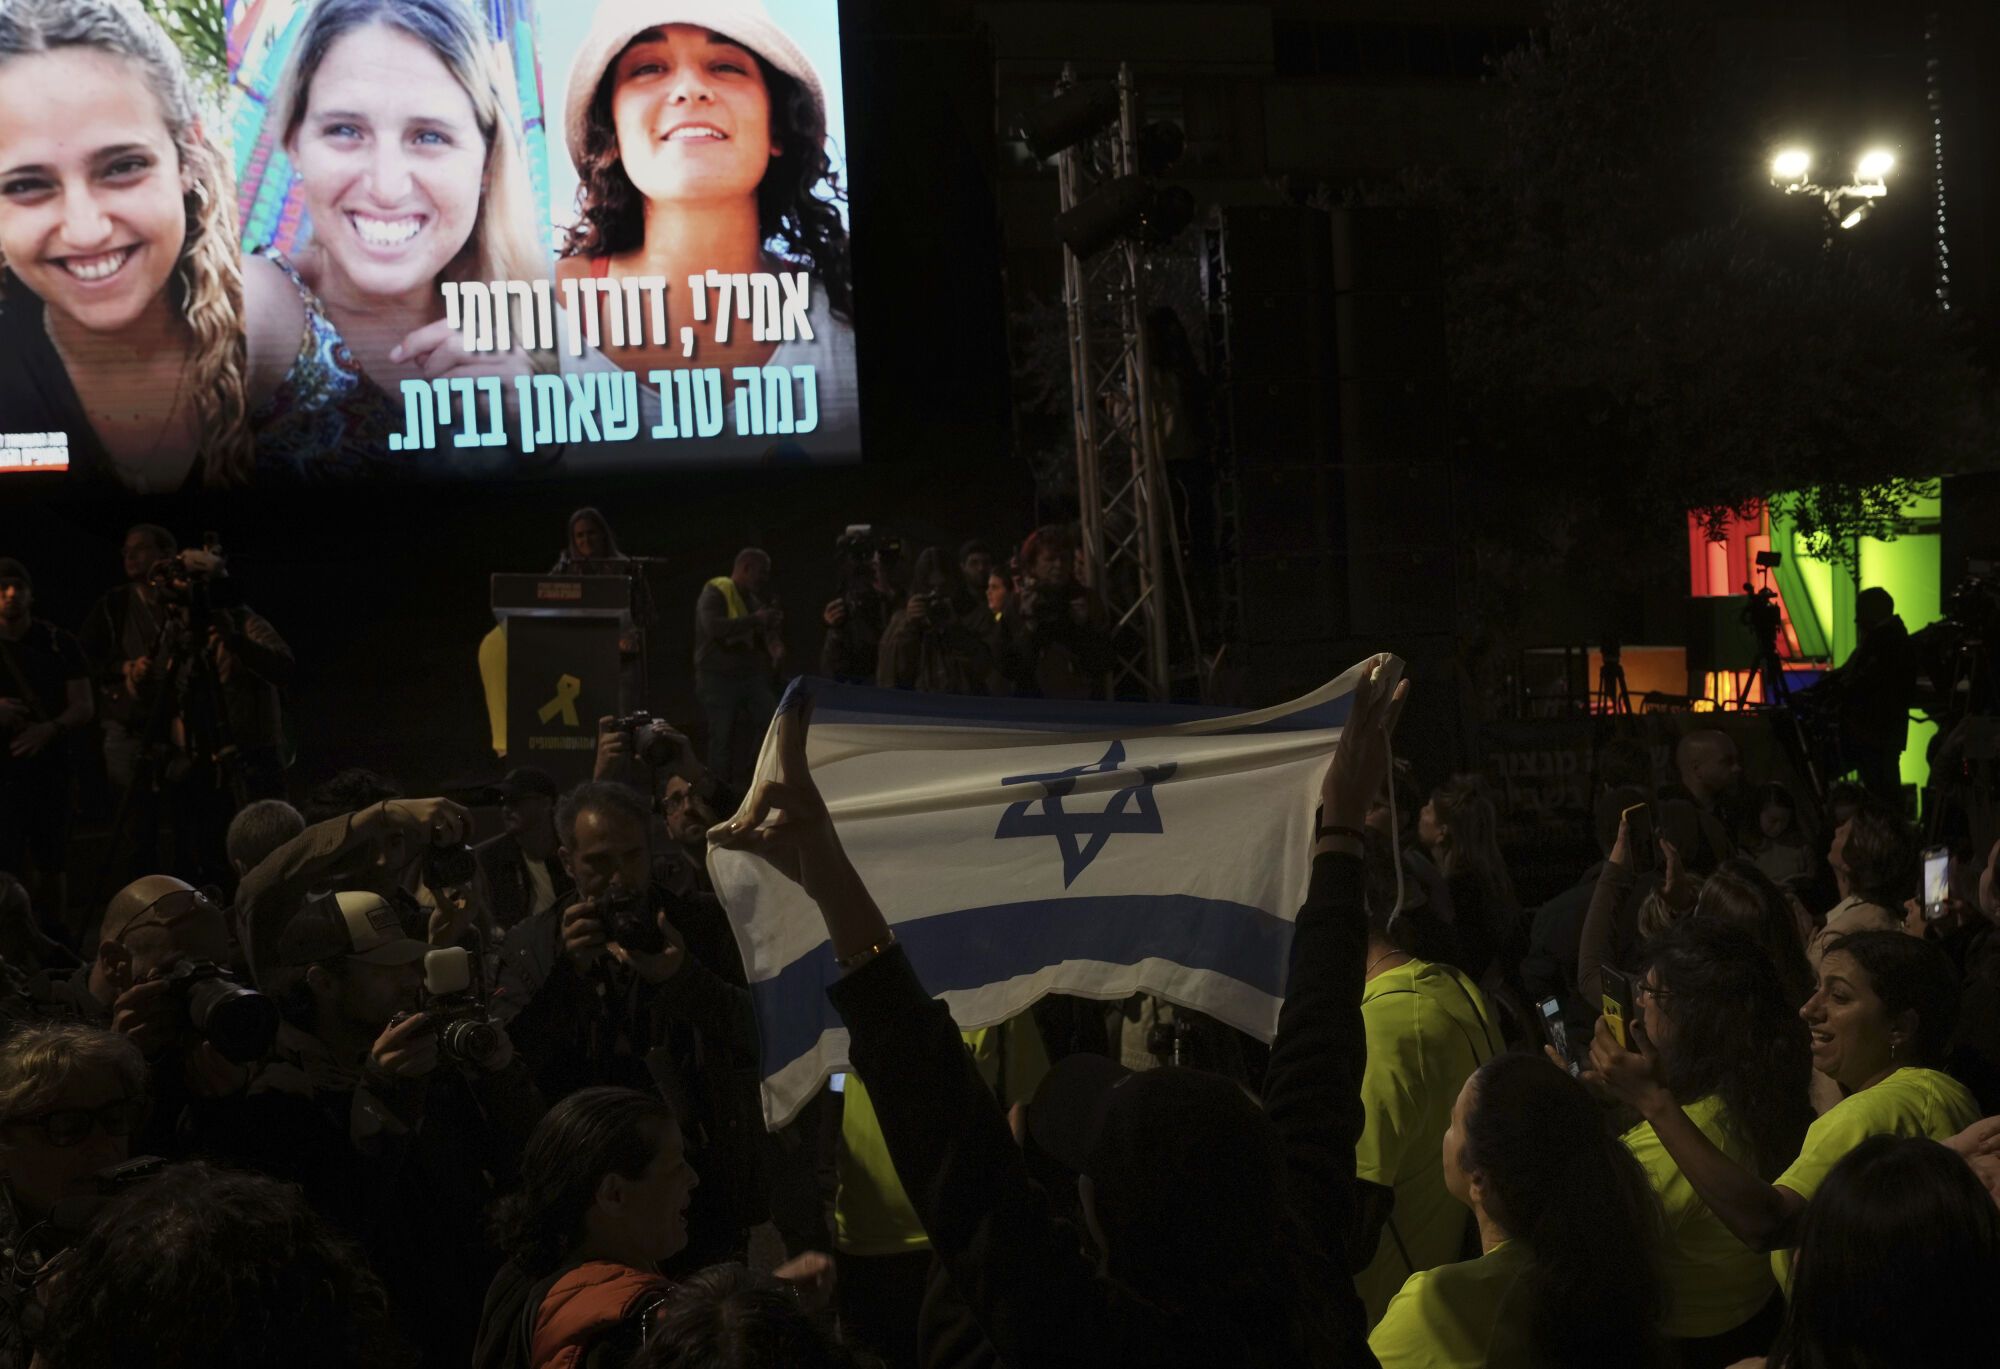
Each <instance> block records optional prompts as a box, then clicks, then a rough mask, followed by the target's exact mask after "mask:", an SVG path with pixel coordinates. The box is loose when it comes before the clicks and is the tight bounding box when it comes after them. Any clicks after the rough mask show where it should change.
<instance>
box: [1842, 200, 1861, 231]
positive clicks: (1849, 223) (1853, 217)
mask: <svg viewBox="0 0 2000 1369" xmlns="http://www.w3.org/2000/svg"><path fill="white" fill-rule="evenodd" d="M1867 217H1868V206H1867V205H1865V204H1862V205H1857V206H1856V207H1854V208H1853V209H1850V210H1849V211H1848V212H1847V217H1846V218H1844V219H1842V220H1841V221H1840V226H1841V227H1842V228H1852V227H1854V225H1855V224H1857V223H1860V222H1861V221H1862V220H1863V219H1865V218H1867Z"/></svg>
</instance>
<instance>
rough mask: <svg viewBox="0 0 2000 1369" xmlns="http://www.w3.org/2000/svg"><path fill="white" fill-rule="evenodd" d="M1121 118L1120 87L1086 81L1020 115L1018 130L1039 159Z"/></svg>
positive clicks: (1050, 155)
mask: <svg viewBox="0 0 2000 1369" xmlns="http://www.w3.org/2000/svg"><path fill="white" fill-rule="evenodd" d="M1117 118H1118V87H1117V86H1116V85H1115V84H1114V83H1112V82H1110V81H1084V82H1081V83H1079V84H1077V85H1074V86H1071V87H1070V88H1069V89H1068V90H1066V91H1064V92H1063V93H1062V94H1060V95H1058V96H1056V98H1055V99H1053V100H1048V101H1044V102H1043V103H1041V104H1039V105H1036V106H1035V107H1034V108H1033V109H1031V110H1029V111H1028V112H1027V113H1026V114H1023V115H1022V116H1021V126H1020V127H1019V128H1018V129H1017V130H1015V131H1016V132H1018V133H1019V134H1020V135H1021V139H1022V141H1023V142H1025V143H1027V145H1028V151H1029V152H1031V153H1032V154H1034V158H1035V160H1036V161H1038V162H1043V161H1047V160H1048V159H1049V158H1051V157H1053V156H1055V155H1056V153H1058V152H1061V151H1062V150H1063V149H1064V148H1069V147H1075V146H1076V145H1077V144H1078V143H1080V142H1082V141H1084V139H1086V138H1089V137H1091V136H1092V135H1094V134H1096V133H1099V132H1101V131H1102V130H1104V129H1106V128H1109V127H1110V126H1111V125H1112V124H1113V123H1114V122H1115V121H1116V120H1117Z"/></svg>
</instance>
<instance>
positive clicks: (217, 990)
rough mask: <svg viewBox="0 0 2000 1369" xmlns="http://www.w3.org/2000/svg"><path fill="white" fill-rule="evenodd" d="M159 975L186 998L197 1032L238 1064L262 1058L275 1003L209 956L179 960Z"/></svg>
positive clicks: (273, 1029) (272, 1033)
mask: <svg viewBox="0 0 2000 1369" xmlns="http://www.w3.org/2000/svg"><path fill="white" fill-rule="evenodd" d="M159 978H160V979H161V980H162V981H163V982H165V983H168V984H172V985H173V986H174V989H175V992H177V993H178V994H180V996H181V1000H182V1001H183V1002H185V1003H186V1004H187V1015H188V1025H190V1026H191V1027H193V1028H194V1030H195V1033H196V1035H198V1036H200V1037H201V1039H202V1040H204V1041H206V1042H208V1043H209V1044H210V1045H212V1046H214V1047H215V1048H216V1049H217V1050H218V1051H220V1052H222V1055H223V1058H224V1059H227V1060H231V1061H234V1062H235V1063H236V1064H239V1065H248V1064H250V1063H251V1062H253V1061H257V1060H262V1059H263V1058H264V1057H265V1056H266V1055H268V1054H269V1053H270V1050H271V1042H272V1041H274V1040H276V1039H277V1035H278V1005H277V1004H276V1003H273V1002H272V1001H271V1000H270V999H268V998H266V997H265V996H264V995H263V994H260V993H258V992H257V991H256V990H255V989H246V988H244V987H243V985H241V984H239V983H237V982H236V978H235V976H233V975H232V974H230V972H229V971H228V970H226V969H224V968H223V967H222V966H220V965H218V964H216V963H215V962H214V961H213V960H177V961H175V962H174V963H173V965H172V966H171V967H170V968H169V969H168V970H167V972H166V973H165V974H162V975H160V976H159Z"/></svg>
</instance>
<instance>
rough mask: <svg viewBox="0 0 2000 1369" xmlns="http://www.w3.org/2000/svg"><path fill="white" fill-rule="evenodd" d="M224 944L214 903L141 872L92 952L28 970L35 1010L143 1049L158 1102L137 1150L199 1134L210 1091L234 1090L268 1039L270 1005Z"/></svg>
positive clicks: (175, 1148) (174, 1151)
mask: <svg viewBox="0 0 2000 1369" xmlns="http://www.w3.org/2000/svg"><path fill="white" fill-rule="evenodd" d="M230 954H231V953H230V947H229V929H228V925H227V921H226V919H225V916H224V914H223V911H222V909H221V908H219V907H218V906H216V904H215V903H213V902H212V901H210V899H209V898H208V896H207V895H206V894H204V893H202V892H201V891H200V890H199V889H196V888H193V887H192V886H190V885H188V884H187V883H185V882H183V881H181V880H178V879H175V878H174V877H173V876H172V875H148V876H146V877H145V878H144V879H139V880H134V881H133V882H132V883H131V884H128V885H126V886H125V887H124V888H123V889H120V890H119V891H118V893H117V894H116V895H114V896H113V897H112V899H111V902H110V903H109V904H107V905H106V906H105V909H104V918H103V921H102V923H101V925H100V926H99V929H98V932H97V948H96V951H95V953H94V954H93V955H92V957H91V959H90V962H89V963H88V964H86V965H84V966H82V967H80V968H79V969H76V970H74V971H70V972H67V973H65V972H64V971H60V970H47V971H44V972H43V973H41V974H40V975H37V976H36V977H35V978H34V979H33V980H31V981H30V982H29V987H28V992H29V996H30V998H31V1000H32V1003H33V1011H34V1013H35V1015H36V1016H38V1017H41V1018H44V1019H51V1020H62V1019H69V1020H73V1021H80V1022H84V1023H87V1024H89V1025H91V1026H97V1027H109V1028H110V1029H111V1030H113V1031H115V1032H118V1033H119V1034H121V1035H123V1036H125V1037H126V1038H127V1039H129V1040H130V1041H131V1042H132V1044H133V1045H135V1046H137V1047H138V1048H139V1051H140V1053H141V1054H142V1055H144V1056H145V1057H146V1062H147V1065H148V1067H149V1068H150V1070H151V1072H152V1077H153V1084H152V1098H153V1103H154V1106H153V1111H152V1116H151V1118H150V1120H149V1122H148V1125H147V1127H146V1129H145V1130H144V1131H142V1132H141V1133H140V1134H139V1136H138V1138H137V1144H138V1146H139V1149H140V1151H141V1152H142V1153H145V1154H149V1155H160V1156H165V1157H167V1158H169V1159H172V1158H177V1157H179V1156H181V1155H183V1154H185V1153H187V1152H188V1151H189V1150H190V1149H191V1148H192V1147H195V1146H198V1145H199V1142H200V1133H201V1131H202V1126H203V1122H204V1119H205V1117H206V1115H207V1113H208V1112H209V1110H210V1108H211V1106H212V1105H213V1104H214V1102H215V1100H218V1099H223V1098H228V1097H231V1096H234V1095H235V1094H238V1093H240V1092H241V1091H242V1090H243V1088H244V1086H245V1085H246V1084H247V1083H248V1082H249V1078H250V1068H249V1067H250V1066H251V1064H252V1063H254V1062H255V1061H257V1060H259V1059H261V1058H262V1057H263V1056H264V1054H265V1053H266V1052H267V1051H268V1050H269V1049H270V1046H271V1041H272V1037H273V1035H274V1033H275V1032H276V1029H277V1010H276V1008H275V1007H274V1006H272V1005H271V1004H270V1002H269V1001H268V1000H266V999H264V998H263V996H262V995H261V994H257V993H254V992H252V991H251V990H249V989H247V988H245V987H244V986H242V985H240V984H237V983H236V982H235V980H234V977H233V976H232V975H231V974H230V973H229V972H228V971H227V970H226V969H225V968H224V967H225V966H226V965H227V964H228V963H229V960H230ZM197 985H208V986H211V987H208V988H206V989H199V990H198V989H197V987H196V986H197Z"/></svg>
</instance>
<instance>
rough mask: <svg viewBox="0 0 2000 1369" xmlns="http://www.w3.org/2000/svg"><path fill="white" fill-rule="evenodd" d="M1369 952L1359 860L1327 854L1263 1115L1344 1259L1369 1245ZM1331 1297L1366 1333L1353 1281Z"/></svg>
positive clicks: (1289, 989)
mask: <svg viewBox="0 0 2000 1369" xmlns="http://www.w3.org/2000/svg"><path fill="white" fill-rule="evenodd" d="M1367 951H1368V920H1367V916H1366V914H1365V913H1364V911H1363V909H1362V883H1361V860H1360V858H1359V857H1357V856H1346V855H1324V856H1320V857H1318V858H1317V859H1316V860H1314V861H1313V872H1312V883H1311V884H1310V885H1309V886H1308V887H1307V890H1306V901H1305V905H1304V906H1303V907H1301V908H1300V909H1299V915H1298V921H1297V924H1296V927H1295V929H1294V931H1293V934H1292V965H1291V974H1290V976H1289V978H1288V979H1287V981H1286V985H1285V1005H1284V1007H1283V1008H1282V1009H1280V1011H1279V1013H1278V1034H1277V1036H1276V1038H1275V1039H1274V1040H1273V1041H1272V1042H1271V1063H1270V1065H1269V1066H1268V1068H1267V1069H1266V1070H1265V1073H1264V1111H1265V1113H1266V1114H1267V1115H1268V1116H1269V1117H1270V1119H1271V1121H1272V1122H1273V1123H1274V1124H1275V1125H1276V1126H1277V1128H1278V1135H1279V1137H1280V1139H1281V1140H1282V1141H1283V1143H1284V1147H1285V1161H1286V1166H1287V1169H1288V1172H1289V1178H1290V1180H1291V1184H1292V1202H1293V1204H1294V1206H1295V1207H1296V1208H1297V1209H1298V1212H1299V1216H1300V1217H1301V1218H1302V1219H1303V1220H1304V1221H1305V1223H1306V1226H1307V1229H1308V1230H1310V1231H1312V1232H1313V1233H1315V1234H1316V1235H1318V1236H1319V1237H1320V1240H1321V1241H1322V1243H1323V1244H1324V1245H1325V1247H1326V1249H1327V1252H1328V1253H1329V1254H1330V1255H1332V1256H1333V1257H1334V1258H1335V1260H1336V1261H1337V1262H1342V1263H1345V1262H1347V1258H1348V1252H1350V1251H1351V1250H1353V1249H1354V1248H1356V1247H1358V1246H1359V1245H1360V1243H1361V1211H1360V1208H1361V1204H1360V1202H1359V1200H1358V1198H1357V1194H1356V1189H1355V1177H1354V1147H1355V1146H1356V1145H1357V1144H1358V1143H1359V1142H1360V1140H1361V1128H1362V1122H1363V1117H1362V1111H1361V1075H1362V1072H1363V1071H1364V1070H1365V1069H1366V1068H1367V1065H1368V1038H1367V1031H1366V1028H1365V1027H1364V1026H1363V1025H1362V1021H1361V983H1362V978H1363V970H1364V966H1365V962H1366V959H1367ZM1369 1253H1370V1254H1371V1255H1372V1254H1373V1253H1374V1252H1373V1251H1372V1250H1371V1251H1370V1252H1369ZM1327 1296H1328V1297H1329V1298H1336V1299H1339V1300H1340V1301H1341V1302H1342V1303H1343V1304H1349V1305H1351V1306H1349V1307H1348V1310H1349V1311H1350V1312H1351V1313H1352V1320H1353V1323H1354V1325H1355V1327H1356V1328H1357V1330H1358V1329H1359V1328H1361V1327H1362V1326H1363V1325H1364V1321H1363V1317H1362V1311H1361V1303H1360V1300H1359V1299H1358V1298H1357V1297H1356V1296H1355V1293H1354V1288H1353V1286H1352V1285H1351V1284H1349V1285H1344V1286H1342V1287H1340V1288H1338V1289H1329V1290H1328V1292H1327Z"/></svg>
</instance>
